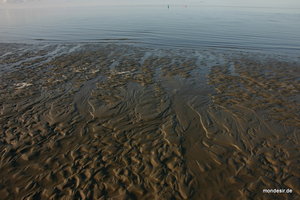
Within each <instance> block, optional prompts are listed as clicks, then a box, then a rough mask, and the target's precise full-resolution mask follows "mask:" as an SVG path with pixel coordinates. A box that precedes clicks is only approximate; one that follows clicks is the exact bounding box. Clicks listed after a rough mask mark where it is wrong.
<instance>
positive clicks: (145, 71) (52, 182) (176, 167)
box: [0, 44, 300, 200]
mask: <svg viewBox="0 0 300 200" xmlns="http://www.w3.org/2000/svg"><path fill="white" fill-rule="evenodd" d="M299 77H300V58H289V57H287V56H274V55H267V54H258V53H246V52H230V51H227V52H225V51H220V50H218V51H217V50H176V49H173V50H170V49H150V48H141V47H133V46H126V45H113V44H108V45H101V44H98V45H92V44H64V45H56V44H51V45H20V44H0V126H1V135H0V155H1V160H0V177H1V179H0V197H1V198H3V199H159V200H160V199H299V198H300V145H299V144H300V79H299ZM263 189H292V190H293V192H292V193H291V194H270V193H263Z"/></svg>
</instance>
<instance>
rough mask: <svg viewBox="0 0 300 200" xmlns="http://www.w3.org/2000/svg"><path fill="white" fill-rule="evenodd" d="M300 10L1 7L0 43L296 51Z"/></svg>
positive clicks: (216, 5)
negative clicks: (116, 43) (112, 43)
mask: <svg viewBox="0 0 300 200" xmlns="http://www.w3.org/2000/svg"><path fill="white" fill-rule="evenodd" d="M299 21H300V5H299V4H297V3H295V2H293V1H292V0H289V1H286V3H278V2H277V3H274V2H273V3H268V4H267V3H265V4H263V3H261V4H257V3H252V4H251V3H248V4H242V3H240V2H239V3H236V2H234V1H231V2H230V3H228V1H224V2H222V3H221V2H217V1H211V2H205V1H202V2H196V3H195V2H193V1H162V2H159V3H156V2H155V1H154V2H152V3H149V2H148V3H146V2H143V3H139V2H137V1H127V2H126V1H122V3H120V2H119V3H118V2H111V3H107V2H106V3H104V2H102V1H98V2H97V1H94V2H90V3H85V4H83V3H80V1H76V3H70V2H67V3H64V4H63V5H62V4H51V5H50V4H42V3H31V4H30V3H24V4H13V5H12V4H0V42H14V43H20V42H21V43H24V42H25V43H32V42H41V41H46V42H64V43H65V42H120V43H135V44H142V45H154V46H168V47H180V48H194V47H217V48H232V49H248V50H253V49H254V50H264V51H270V50H271V51H277V52H278V51H279V52H283V51H289V52H299V50H300V22H299Z"/></svg>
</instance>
